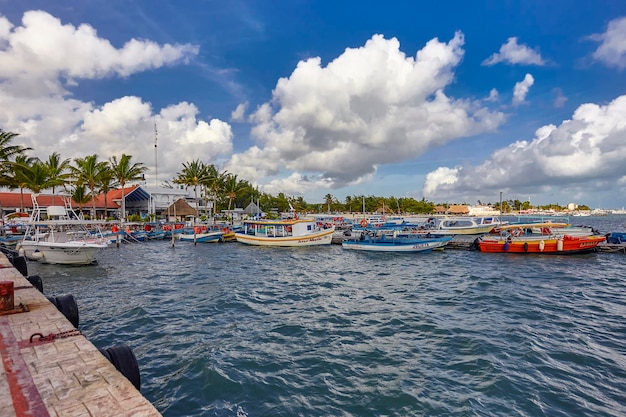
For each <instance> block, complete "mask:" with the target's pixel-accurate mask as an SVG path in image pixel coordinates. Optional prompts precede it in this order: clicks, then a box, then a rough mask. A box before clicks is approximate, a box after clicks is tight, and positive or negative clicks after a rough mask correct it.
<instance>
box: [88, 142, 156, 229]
mask: <svg viewBox="0 0 626 417" xmlns="http://www.w3.org/2000/svg"><path fill="white" fill-rule="evenodd" d="M131 159H132V157H131V156H130V155H126V154H122V156H121V157H120V159H119V160H118V159H117V157H115V156H112V157H111V158H110V159H109V162H110V164H111V170H112V172H113V178H115V179H116V180H117V183H118V184H119V185H120V187H121V188H122V216H121V219H120V220H121V221H122V222H123V221H124V219H125V218H126V197H125V196H124V187H125V186H126V183H127V182H130V181H138V180H140V179H141V178H142V174H143V173H144V172H146V171H147V170H148V168H147V167H145V166H144V165H143V164H142V163H141V162H136V163H131ZM106 175H107V174H106V173H101V174H100V177H99V179H100V184H102V179H103V178H106Z"/></svg>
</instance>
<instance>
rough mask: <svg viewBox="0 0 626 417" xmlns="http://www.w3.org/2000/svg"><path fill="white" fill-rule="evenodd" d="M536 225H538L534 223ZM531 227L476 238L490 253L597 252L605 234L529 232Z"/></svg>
mask: <svg viewBox="0 0 626 417" xmlns="http://www.w3.org/2000/svg"><path fill="white" fill-rule="evenodd" d="M533 226H536V225H533ZM529 230H530V228H525V227H524V226H521V225H517V226H509V229H508V230H506V231H503V233H502V234H501V235H500V236H494V235H484V236H481V237H480V238H478V239H476V241H475V245H476V246H477V247H478V248H477V249H478V250H480V251H481V252H490V253H554V254H577V253H590V252H595V251H596V250H597V247H598V245H599V244H600V243H602V242H604V241H605V240H606V237H605V236H596V235H590V236H572V235H568V234H558V233H556V234H555V233H553V232H552V230H549V229H546V228H543V229H542V233H540V234H536V233H527V232H528V231H529Z"/></svg>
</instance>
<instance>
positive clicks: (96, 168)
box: [70, 154, 109, 218]
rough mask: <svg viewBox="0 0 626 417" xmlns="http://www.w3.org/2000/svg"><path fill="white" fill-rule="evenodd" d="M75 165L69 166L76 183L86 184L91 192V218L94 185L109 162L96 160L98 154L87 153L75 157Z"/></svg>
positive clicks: (93, 206) (93, 214)
mask: <svg viewBox="0 0 626 417" xmlns="http://www.w3.org/2000/svg"><path fill="white" fill-rule="evenodd" d="M74 163H75V164H76V165H75V166H70V170H71V171H72V174H73V176H74V178H75V179H76V183H77V185H79V186H80V185H86V186H87V188H89V192H90V194H91V203H92V218H95V217H96V193H95V191H96V187H97V185H98V181H99V178H100V176H101V175H102V173H103V172H104V171H106V170H107V169H109V164H107V163H106V162H105V161H98V155H96V154H93V155H88V156H86V157H84V158H75V159H74Z"/></svg>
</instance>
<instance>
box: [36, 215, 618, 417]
mask: <svg viewBox="0 0 626 417" xmlns="http://www.w3.org/2000/svg"><path fill="white" fill-rule="evenodd" d="M625 220H626V217H610V218H584V219H581V222H580V223H584V224H592V225H595V226H596V227H598V228H599V229H600V230H601V231H610V230H612V229H616V230H617V229H619V228H622V227H621V226H622V225H623V224H624V223H626V221H625ZM573 222H574V223H576V222H575V221H573ZM622 229H623V228H622ZM625 266H626V255H624V254H618V253H613V254H609V253H597V254H590V255H580V256H558V255H533V256H525V255H511V254H483V253H480V252H470V251H462V250H446V251H443V252H433V253H428V254H384V253H382V254H378V253H359V252H353V251H343V250H342V248H341V247H340V246H336V245H333V246H330V247H320V248H301V249H287V248H258V247H249V246H244V245H241V244H238V243H225V244H204V245H197V246H194V245H193V244H190V243H185V244H183V243H179V242H177V244H176V246H175V247H174V248H172V247H171V245H170V243H169V242H146V243H143V244H128V245H122V247H120V248H119V249H116V248H110V249H107V250H106V251H105V252H103V253H101V254H100V256H99V259H98V264H97V265H95V266H89V267H63V266H52V265H39V264H33V263H29V271H30V273H31V274H35V273H37V274H39V275H41V276H42V278H43V283H44V291H45V293H46V295H61V294H68V293H71V294H73V295H74V297H75V298H76V300H77V303H78V306H79V310H80V315H81V317H80V321H81V324H80V329H81V330H82V331H83V333H84V334H85V335H86V336H87V337H88V338H89V339H90V340H91V341H92V342H93V343H94V344H95V345H96V346H98V347H100V348H104V347H108V346H111V345H113V344H116V343H126V344H128V345H129V346H131V347H132V349H133V351H134V352H135V355H136V356H137V359H138V361H139V365H140V369H141V374H142V389H141V391H142V393H143V394H144V396H146V397H147V398H148V399H149V400H150V401H151V402H152V403H153V404H154V405H155V406H156V407H157V408H158V409H159V411H161V413H163V415H164V416H168V417H172V416H450V415H454V416H513V415H515V416H623V415H626V278H625V277H624V271H625V270H626V269H625Z"/></svg>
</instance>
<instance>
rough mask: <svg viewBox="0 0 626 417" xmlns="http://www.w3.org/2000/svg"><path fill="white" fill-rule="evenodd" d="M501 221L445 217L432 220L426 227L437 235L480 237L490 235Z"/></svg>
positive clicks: (488, 218) (490, 218)
mask: <svg viewBox="0 0 626 417" xmlns="http://www.w3.org/2000/svg"><path fill="white" fill-rule="evenodd" d="M499 224H500V221H499V220H498V219H497V218H495V217H464V216H458V217H444V218H441V219H435V218H430V219H428V221H427V223H426V225H427V227H429V228H430V229H433V231H434V232H435V233H439V234H446V235H479V234H483V233H489V232H491V231H492V230H493V228H494V227H496V226H498V225H499Z"/></svg>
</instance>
